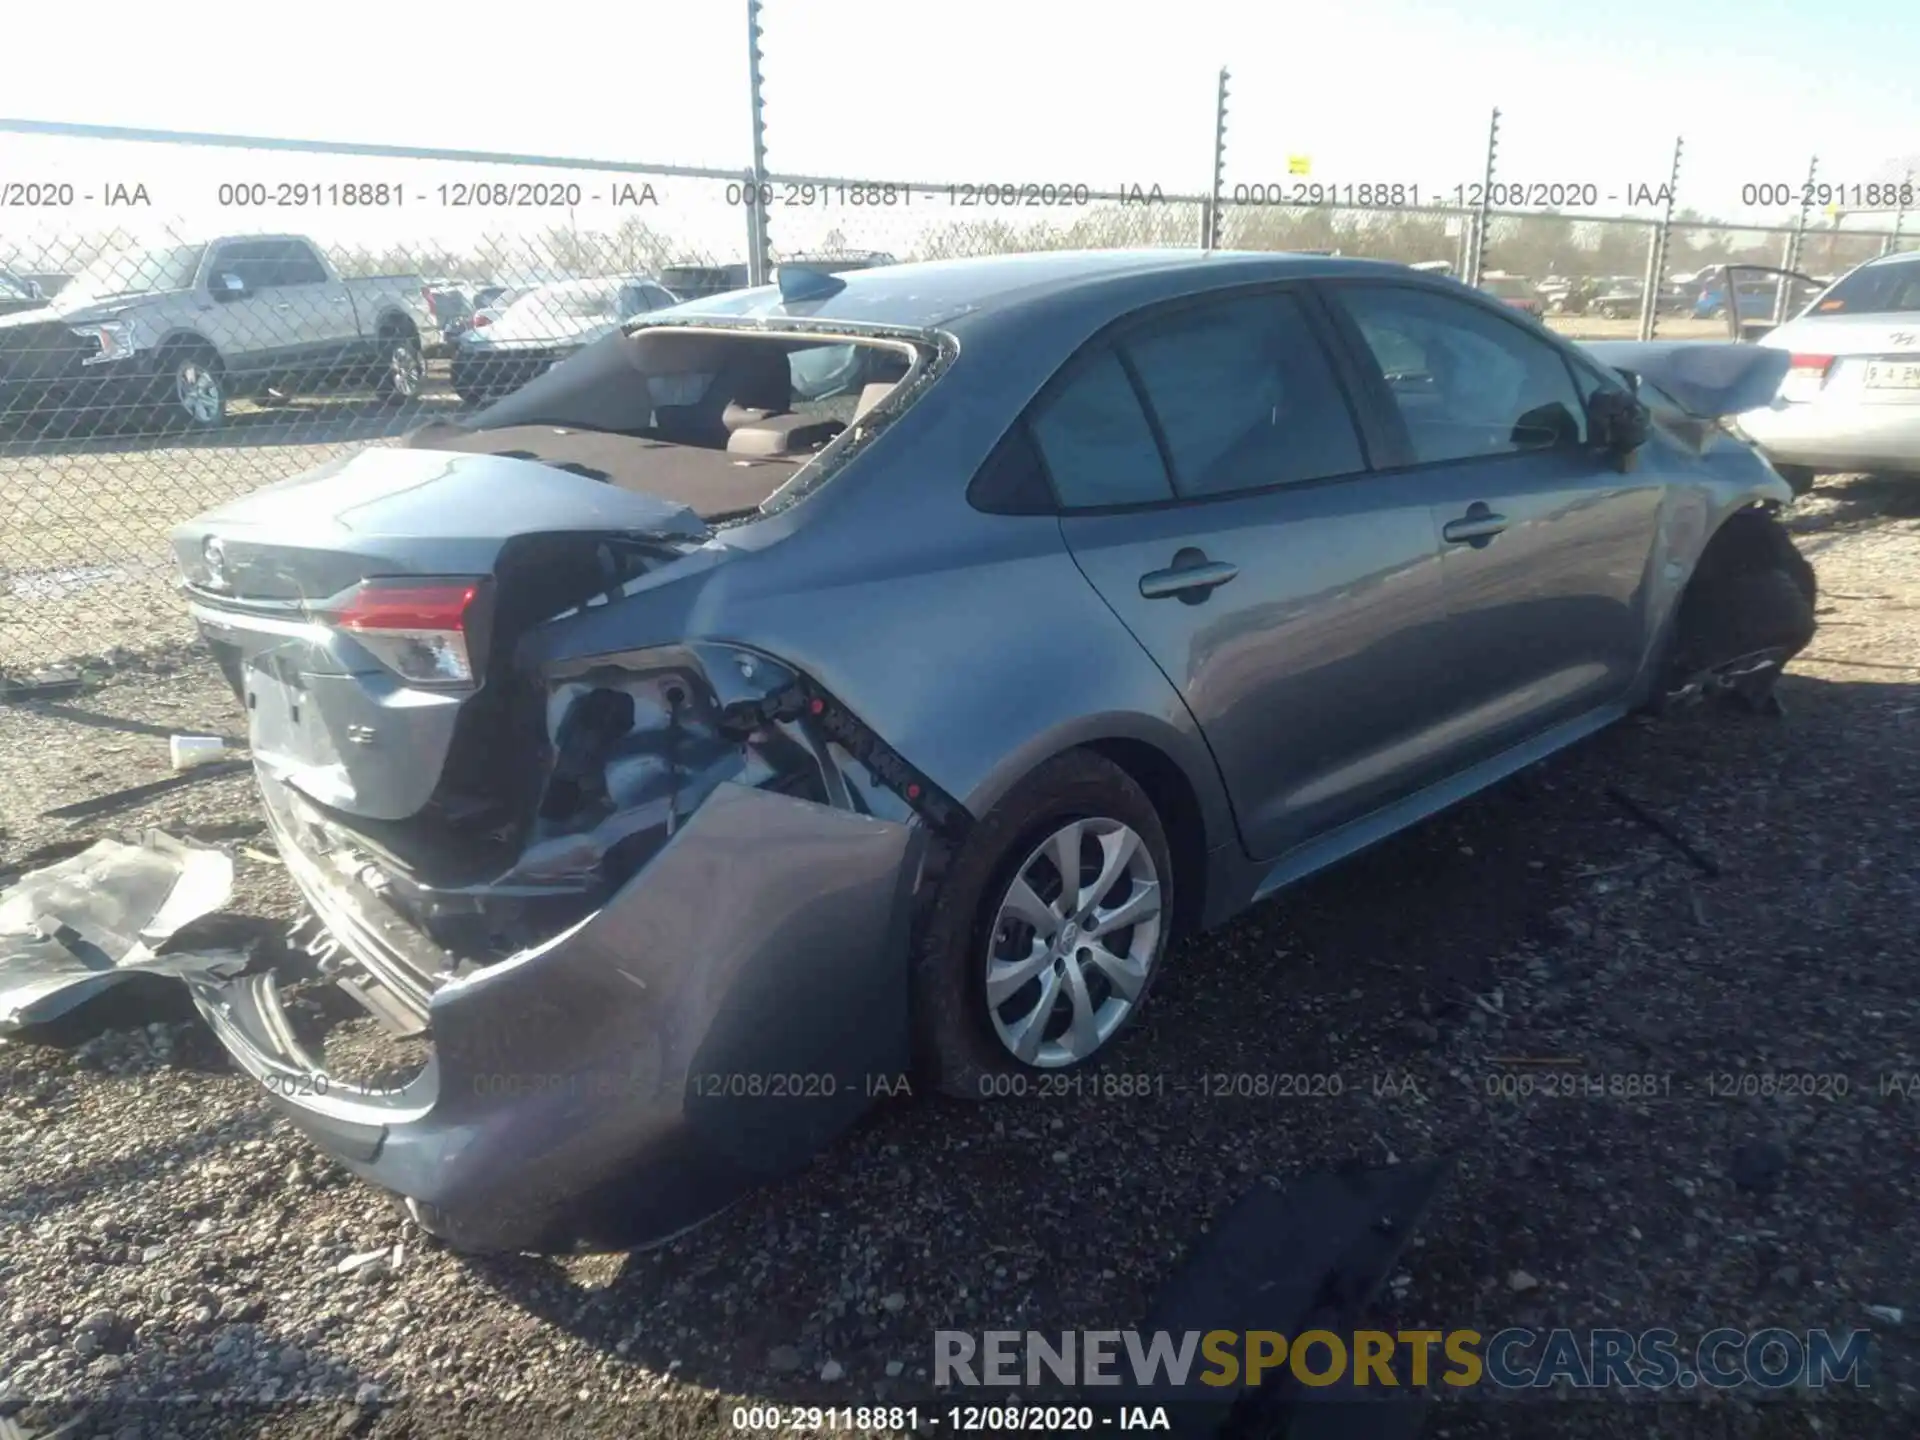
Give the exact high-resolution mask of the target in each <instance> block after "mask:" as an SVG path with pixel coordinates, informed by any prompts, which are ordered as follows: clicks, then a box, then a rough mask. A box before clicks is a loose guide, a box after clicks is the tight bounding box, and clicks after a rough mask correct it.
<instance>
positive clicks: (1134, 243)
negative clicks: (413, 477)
mask: <svg viewBox="0 0 1920 1440" xmlns="http://www.w3.org/2000/svg"><path fill="white" fill-rule="evenodd" d="M150 148H152V147H150ZM159 148H168V149H172V150H174V151H179V152H189V158H191V159H192V160H193V161H194V163H195V164H197V165H199V166H200V169H199V170H198V171H196V172H195V173H196V174H200V175H201V176H202V180H201V181H197V182H196V183H198V184H200V185H201V188H202V189H203V190H205V191H206V193H205V194H203V195H197V196H196V199H197V201H198V203H197V204H196V205H194V206H193V207H191V210H190V211H189V210H188V209H187V208H186V207H182V209H180V210H175V211H172V212H164V211H160V210H159V207H157V206H152V205H149V206H146V207H140V206H137V205H136V206H134V207H133V208H132V209H130V210H129V211H128V213H129V214H130V215H131V216H133V218H132V219H131V220H130V221H129V222H128V223H126V224H124V225H121V226H119V227H118V228H116V227H114V226H94V227H90V228H82V227H77V226H74V225H72V224H71V222H69V221H66V220H64V219H63V218H62V216H63V214H64V213H65V212H64V211H63V210H62V209H61V207H59V206H57V205H56V206H50V207H47V208H46V209H45V210H44V211H42V212H39V213H42V214H43V215H44V216H45V217H46V218H45V220H44V222H43V223H42V224H41V225H40V226H39V227H38V228H35V227H31V226H27V227H21V228H19V229H17V230H15V231H11V232H9V233H6V234H4V235H0V312H4V311H8V310H11V311H13V312H14V313H12V314H11V315H7V314H4V313H0V672H6V673H12V674H15V675H18V674H23V673H31V672H33V671H34V670H36V669H40V668H44V667H47V666H50V665H54V664H58V663H60V662H62V661H67V660H72V659H75V658H79V657H86V656H97V655H101V654H106V653H110V652H112V651H115V650H131V651H136V652H137V651H141V650H146V649H151V648H153V647H158V646H166V645H169V644H171V643H174V642H177V641H179V640H182V639H185V638H187V636H188V627H187V622H186V619H185V614H184V610H183V607H182V606H181V604H180V603H179V600H178V597H177V596H176V595H175V594H174V593H173V589H172V582H171V575H172V563H171V560H170V557H169V554H168V549H167V533H168V531H169V530H170V528H171V527H172V526H174V525H175V524H177V523H179V522H180V521H182V520H185V519H187V518H189V517H191V516H193V515H195V514H197V513H199V512H201V511H203V510H206V509H208V508H209V507H211V506H214V505H217V504H219V503H222V502H224V501H228V500H231V499H234V498H236V497H238V496H241V495H244V494H246V493H248V492H250V491H252V490H255V489H258V488H259V487H261V486H263V485H267V484H271V483H273V482H275V481H277V480H282V479H285V478H287V477H289V476H292V475H295V474H298V473H299V472H301V471H304V470H307V469H309V468H311V467H313V466H316V465H318V464H321V463H322V462H325V461H328V460H331V459H334V458H336V457H339V456H342V455H344V454H347V453H349V452H351V451H352V450H354V449H356V448H358V447H361V446H365V445H370V444H390V443H393V442H394V441H395V440H396V439H398V438H399V437H401V436H402V435H404V434H406V433H408V432H409V431H411V430H413V429H415V428H417V427H418V426H420V425H422V424H425V423H427V422H430V421H432V420H435V419H442V418H449V417H454V416H458V415H459V414H461V413H462V412H464V411H467V410H469V409H471V408H472V407H474V406H475V405H478V404H481V403H485V402H486V401H488V400H489V399H492V398H494V397H497V396H499V395H501V394H504V393H506V392H508V391H510V390H511V389H513V388H515V387H516V386H518V385H520V384H522V383H524V382H525V381H526V380H527V379H528V378H530V377H531V376H532V375H535V374H537V373H539V372H540V371H541V370H542V369H544V368H545V367H546V366H547V365H549V364H551V363H552V362H553V361H554V360H555V359H557V358H560V357H562V356H564V355H566V354H568V353H571V352H572V351H573V350H575V349H577V348H579V347H580V346H582V345H585V344H587V343H590V342H591V341H592V340H593V339H595V338H598V337H599V336H601V335H604V334H606V333H608V332H609V331H611V330H612V329H613V328H615V327H617V326H618V325H620V324H621V323H622V322H623V321H625V320H627V319H630V318H631V317H633V316H635V315H638V314H641V313H644V312H646V311H648V310H651V309H654V308H658V307H660V306H663V305H667V304H671V303H673V302H674V300H675V299H676V298H690V297H695V296H700V295H705V294H711V293H715V292H718V291H724V290H730V289H735V288H738V287H740V286H742V285H745V284H747V283H748V282H749V279H750V277H751V273H752V272H753V270H754V269H755V268H756V265H755V256H754V255H752V254H751V253H749V252H750V251H751V250H752V249H753V248H754V247H755V245H756V244H757V243H758V238H757V237H758V236H760V235H762V234H764V236H765V241H766V251H765V258H766V259H768V260H771V261H772V262H773V263H775V264H778V263H781V262H786V261H792V260H796V259H803V260H807V261H811V262H814V263H821V264H831V265H837V266H842V267H844V266H851V265H863V264H873V263H887V262H890V261H895V260H898V261H907V260H922V259H941V258H948V257H955V256H972V255H987V254H999V253H1010V252H1017V251H1030V250H1050V249H1111V248H1138V247H1180V248H1192V247H1196V246H1198V245H1200V244H1201V243H1203V240H1204V238H1205V237H1206V236H1208V234H1209V233H1210V228H1209V227H1210V226H1211V233H1212V234H1213V235H1214V236H1215V243H1216V244H1218V245H1219V246H1221V247H1222V248H1232V249H1252V250H1291V251H1322V252H1334V253H1339V254H1343V255H1354V256H1369V257H1376V258H1383V259H1391V260H1397V261H1402V262H1406V263H1409V264H1425V265H1429V266H1436V267H1445V268H1448V269H1450V270H1451V271H1453V272H1454V273H1456V274H1461V273H1468V272H1469V271H1470V265H1471V261H1472V259H1473V258H1474V257H1473V245H1472V241H1473V239H1474V227H1475V226H1476V225H1477V224H1479V223H1480V222H1481V220H1482V219H1483V218H1484V221H1485V225H1486V233H1485V236H1484V242H1483V244H1482V246H1481V247H1480V251H1481V253H1480V254H1479V256H1478V260H1479V263H1480V267H1481V273H1482V283H1483V285H1485V286H1486V287H1487V288H1489V289H1491V290H1494V292H1495V293H1498V294H1501V295H1502V297H1503V298H1509V299H1512V300H1514V301H1515V303H1520V304H1524V305H1526V306H1527V307H1528V308H1530V309H1534V310H1537V311H1539V312H1541V313H1542V314H1543V315H1544V316H1545V318H1546V320H1547V323H1549V324H1551V325H1554V326H1555V327H1556V328H1558V329H1561V330H1562V331H1564V332H1566V333H1569V334H1572V335H1575V336H1588V337H1608V338H1618V337H1622V336H1631V335H1633V334H1635V333H1639V327H1641V326H1642V325H1643V324H1649V323H1650V324H1651V325H1652V327H1653V329H1654V332H1655V333H1658V334H1659V335H1661V336H1663V337H1668V336H1672V337H1686V336H1700V337H1703V338H1707V337H1711V338H1724V337H1725V335H1726V333H1727V322H1726V320H1725V318H1724V313H1723V312H1722V313H1720V314H1716V313H1715V311H1714V307H1713V306H1712V305H1711V304H1710V303H1704V302H1703V300H1702V296H1703V293H1704V292H1703V285H1704V284H1705V282H1703V281H1702V280H1701V278H1700V277H1701V276H1703V275H1710V272H1711V270H1712V268H1713V267H1714V266H1716V265H1721V264H1726V263H1757V264H1767V265H1782V264H1783V263H1786V262H1787V261H1792V260H1795V259H1796V258H1797V262H1798V263H1797V267H1790V268H1799V269H1802V270H1806V269H1809V268H1811V269H1813V270H1815V271H1817V272H1818V273H1820V274H1822V275H1829V274H1837V273H1840V272H1842V271H1844V270H1845V269H1847V268H1849V267H1850V266H1852V265H1854V264H1857V263H1859V261H1860V260H1863V259H1866V258H1870V257H1871V256H1872V255H1874V254H1877V253H1880V252H1881V251H1882V250H1883V249H1885V248H1888V247H1889V246H1890V245H1893V244H1899V245H1901V246H1902V247H1903V248H1912V246H1913V244H1914V240H1913V238H1902V239H1898V240H1896V239H1895V238H1894V237H1893V236H1892V235H1891V234H1890V233H1887V232H1881V231H1873V232H1869V231H1865V230H1863V229H1862V228H1861V227H1860V226H1858V225H1857V224H1856V225H1854V226H1851V227H1843V226H1842V224H1841V221H1840V220H1839V219H1838V218H1836V219H1834V220H1833V221H1832V222H1831V224H1830V225H1829V226H1828V228H1826V229H1808V230H1805V231H1804V233H1803V232H1802V231H1801V230H1800V228H1799V227H1798V226H1790V227H1774V228H1772V229H1758V230H1740V229H1735V228H1730V227H1724V226H1718V225H1711V224H1697V225H1681V224H1676V225H1675V226H1673V228H1672V230H1671V232H1670V233H1669V235H1668V238H1667V242H1666V244H1665V246H1664V249H1663V251H1661V252H1660V253H1658V254H1656V253H1655V242H1656V239H1657V237H1658V236H1659V234H1660V227H1659V223H1658V222H1657V221H1655V220H1649V219H1639V218H1632V219H1596V218H1589V217H1584V216H1569V215H1555V214H1542V213H1532V212H1525V213H1523V212H1512V211H1498V210H1495V211H1487V212H1484V215H1483V214H1482V213H1481V212H1476V211H1473V210H1469V209H1464V208H1448V207H1438V206H1427V207H1409V206H1402V207H1397V208H1388V207H1378V208H1363V207H1352V206H1333V205H1316V206H1299V205H1267V204H1253V203H1231V202H1229V201H1227V200H1224V199H1223V200H1222V201H1220V202H1212V201H1210V200H1209V199H1208V198H1207V197H1205V196H1201V195H1174V194H1163V193H1161V192H1160V191H1159V190H1158V189H1152V190H1147V191H1144V192H1143V191H1141V190H1139V189H1134V190H1130V191H1096V190H1093V189H1090V188H1089V187H1086V186H1075V185H1060V186H1011V185H1008V186H995V185H985V186H977V185H944V184H907V183H905V182H881V181H871V180H859V179H843V178H833V177H817V176H816V177H808V176H782V175H768V176H766V177H764V178H763V179H761V180H759V181H754V180H752V179H750V177H748V176H747V175H746V174H744V173H742V174H739V175H735V174H732V173H730V172H725V171H704V172H703V171H696V170H691V169H687V168H684V167H648V166H641V165H619V166H615V165H611V164H608V165H604V166H600V167H598V168H596V169H585V168H579V166H581V165H584V164H585V163H586V162H577V164H576V166H575V168H568V166H567V165H566V164H563V163H562V162H559V161H553V160H545V159H541V158H538V157H526V163H524V164H521V165H514V164H512V163H510V162H511V161H512V160H513V159H514V157H508V156H490V157H486V159H487V164H486V165H484V166H480V165H476V164H473V163H471V162H472V161H473V159H474V157H471V156H447V157H445V158H446V159H447V160H449V161H452V160H460V161H463V162H468V163H464V164H458V165H456V164H446V165H443V166H441V167H440V169H438V170H433V171H429V170H426V169H424V168H422V167H423V166H424V165H425V164H427V162H428V160H429V159H430V157H428V156H427V155H426V154H425V152H418V153H416V154H415V158H414V160H413V161H412V162H411V165H412V168H411V169H409V168H407V167H403V166H399V165H397V164H389V165H387V166H386V167H385V168H383V169H381V170H380V171H379V172H378V174H379V176H380V178H377V179H369V178H366V171H367V165H366V163H365V162H364V161H356V162H353V163H355V164H358V165H359V167H360V173H358V174H356V173H354V171H353V170H351V169H344V170H343V169H342V168H341V165H342V164H345V163H346V162H344V161H341V160H340V158H339V157H338V156H333V157H331V161H329V157H327V156H326V155H324V154H323V155H321V156H319V157H317V158H289V156H287V155H285V154H278V153H276V154H272V155H266V156H264V158H262V157H261V156H255V157H254V159H253V161H251V162H248V163H242V161H241V160H233V161H231V162H227V161H225V160H223V161H222V162H221V163H220V164H219V165H218V166H213V165H210V164H208V163H207V153H208V152H206V151H204V150H201V149H200V148H198V147H189V146H176V147H159ZM311 148H313V149H317V150H323V149H324V147H311ZM336 148H338V149H345V150H351V148H352V147H336ZM362 148H363V149H365V148H381V149H387V148H389V147H362ZM227 153H232V152H227ZM393 153H395V154H398V153H402V152H397V151H395V152H393ZM407 153H414V152H407ZM329 163H331V164H332V168H328V165H329ZM309 165H311V166H312V167H313V168H312V169H311V170H308V169H307V168H306V167H308V166H309ZM78 168H79V167H76V170H77V169H78ZM219 177H225V178H219ZM47 183H48V184H49V185H51V186H55V187H58V186H60V185H63V184H66V182H63V181H59V180H49V181H48V182H47ZM1243 188H1244V187H1243ZM53 198H56V199H57V198H59V197H58V195H56V196H54V197H53ZM183 213H192V214H193V215H195V216H213V217H215V219H214V223H213V224H212V225H211V226H209V225H208V224H205V223H192V224H189V223H187V222H186V221H185V220H183V219H180V218H178V217H179V215H181V214H183ZM169 215H170V216H171V217H172V218H168V216H169ZM762 217H764V219H763V218H762ZM762 224H764V229H763V230H762V229H761V228H760V227H761V226H762ZM1650 275H1651V276H1652V277H1653V283H1654V285H1655V287H1656V293H1657V296H1658V299H1657V300H1656V302H1655V303H1654V304H1653V305H1652V306H1651V307H1649V306H1648V304H1647V301H1646V295H1647V285H1648V279H1649V276H1650ZM1739 303H1740V305H1741V306H1742V313H1743V314H1744V313H1745V309H1744V307H1745V306H1746V304H1747V303H1748V301H1747V300H1746V299H1745V298H1742V299H1741V300H1740V301H1739ZM1649 309H1651V310H1652V312H1653V313H1652V314H1651V315H1648V314H1647V313H1646V312H1647V311H1648V310H1649Z"/></svg>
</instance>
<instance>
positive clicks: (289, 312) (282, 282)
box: [271, 238, 372, 386]
mask: <svg viewBox="0 0 1920 1440" xmlns="http://www.w3.org/2000/svg"><path fill="white" fill-rule="evenodd" d="M273 247H274V253H273V266H272V270H271V284H272V299H273V310H274V314H275V315H277V316H279V317H281V318H282V320H283V322H284V323H285V324H286V326H287V328H288V330H289V331H290V332H291V336H292V342H293V347H294V355H295V358H297V360H298V361H299V363H300V367H301V383H302V384H304V385H313V386H318V385H321V384H323V383H328V382H330V381H334V380H337V379H338V378H339V374H338V372H339V371H340V370H341V369H342V368H344V367H345V366H347V365H349V364H350V363H354V362H364V361H365V359H366V358H367V356H368V354H369V353H370V352H371V348H372V346H371V342H372V337H371V336H368V337H366V338H365V339H364V340H363V339H362V337H361V334H360V326H359V322H358V320H357V318H356V317H355V315H354V309H353V297H352V296H350V295H349V294H348V293H347V285H346V282H345V281H344V280H335V279H333V278H332V277H331V276H329V275H328V274H327V267H326V266H325V264H323V263H322V262H321V259H320V257H319V255H318V254H316V253H315V252H314V249H313V247H312V246H311V245H309V244H308V243H307V242H306V241H305V240H298V239H291V238H290V239H285V240H276V241H274V242H273Z"/></svg>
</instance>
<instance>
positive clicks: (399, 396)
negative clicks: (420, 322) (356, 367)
mask: <svg viewBox="0 0 1920 1440" xmlns="http://www.w3.org/2000/svg"><path fill="white" fill-rule="evenodd" d="M379 343H380V373H379V374H378V375H377V376H376V377H375V378H374V382H373V391H374V394H376V395H378V396H379V397H380V398H381V399H382V400H385V401H387V402H389V403H390V404H395V405H411V404H415V403H417V402H418V401H419V399H420V392H421V391H422V390H424V389H425V388H426V383H427V362H426V358H425V356H423V355H422V354H421V351H420V337H419V336H418V335H415V334H413V333H412V332H411V331H405V330H388V331H385V332H383V333H382V334H381V336H380V342H379Z"/></svg>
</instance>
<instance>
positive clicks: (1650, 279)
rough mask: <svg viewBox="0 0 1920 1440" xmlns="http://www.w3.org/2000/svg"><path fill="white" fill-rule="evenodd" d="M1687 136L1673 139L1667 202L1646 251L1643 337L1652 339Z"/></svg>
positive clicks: (1641, 299) (1641, 336)
mask: <svg viewBox="0 0 1920 1440" xmlns="http://www.w3.org/2000/svg"><path fill="white" fill-rule="evenodd" d="M1686 143H1687V142H1686V137H1685V136H1683V135H1676V136H1675V137H1674V139H1673V168H1672V169H1670V170H1669V171H1668V172H1667V204H1666V208H1665V209H1663V210H1662V211H1661V212H1660V223H1659V224H1658V225H1657V226H1655V227H1654V231H1653V243H1652V245H1651V246H1650V247H1649V248H1648V251H1647V289H1646V293H1645V294H1644V295H1642V296H1641V297H1640V338H1641V339H1642V340H1651V339H1653V332H1654V330H1655V329H1656V328H1657V326H1658V324H1659V316H1660V287H1661V286H1662V285H1664V284H1665V283H1666V279H1667V246H1668V245H1669V244H1670V243H1671V241H1672V239H1673V197H1674V193H1675V192H1676V191H1678V190H1679V188H1680V152H1681V150H1682V149H1684V148H1685V146H1686Z"/></svg>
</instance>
